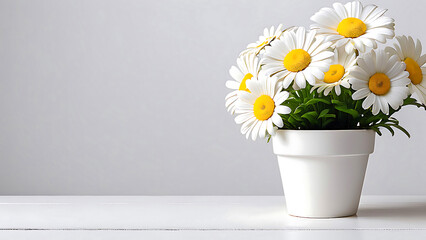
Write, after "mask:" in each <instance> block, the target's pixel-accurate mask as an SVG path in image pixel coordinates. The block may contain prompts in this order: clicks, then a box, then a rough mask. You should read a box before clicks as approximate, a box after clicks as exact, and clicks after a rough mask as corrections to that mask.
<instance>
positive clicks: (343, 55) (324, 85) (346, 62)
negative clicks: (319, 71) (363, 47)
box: [312, 47, 356, 96]
mask: <svg viewBox="0 0 426 240" xmlns="http://www.w3.org/2000/svg"><path fill="white" fill-rule="evenodd" d="M355 64H356V54H355V51H352V52H351V53H347V52H346V51H345V49H344V48H343V47H340V48H336V49H334V58H333V61H332V65H330V69H329V70H328V71H327V72H325V73H324V78H322V79H318V80H317V82H316V83H315V86H314V87H313V88H312V91H313V90H315V89H318V92H322V91H324V95H325V96H327V95H328V94H329V93H330V92H331V91H332V90H333V88H334V91H335V92H336V94H337V95H340V92H341V90H340V86H342V87H345V88H349V87H350V84H349V81H348V80H349V72H350V70H351V68H352V67H353V66H354V65H355Z"/></svg>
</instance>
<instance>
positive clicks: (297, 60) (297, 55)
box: [284, 49, 311, 72]
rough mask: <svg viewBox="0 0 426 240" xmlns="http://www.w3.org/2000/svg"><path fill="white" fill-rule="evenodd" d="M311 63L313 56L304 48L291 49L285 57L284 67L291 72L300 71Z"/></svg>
mask: <svg viewBox="0 0 426 240" xmlns="http://www.w3.org/2000/svg"><path fill="white" fill-rule="evenodd" d="M310 63H311V56H310V55H309V53H308V52H306V51H305V50H303V49H294V50H291V51H290V52H289V53H287V55H286V56H285V57H284V67H285V68H286V69H287V70H289V71H290V72H299V71H302V70H303V69H305V68H306V67H307V66H309V64H310Z"/></svg>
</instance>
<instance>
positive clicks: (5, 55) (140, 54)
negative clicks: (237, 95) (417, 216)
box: [0, 0, 426, 195]
mask: <svg viewBox="0 0 426 240" xmlns="http://www.w3.org/2000/svg"><path fill="white" fill-rule="evenodd" d="M333 2H334V0H333V1H329V0H327V1H325V0H324V1H313V0H312V1H296V0H279V1H278V0H276V1H272V0H267V1H255V0H250V1H249V0H247V1H244V0H233V1H226V0H218V1H208V0H161V1H142V0H139V1H136V0H125V1H115V0H102V1H101V0H73V1H71V0H63V1H56V0H25V1H22V0H19V1H6V0H1V1H0V194H2V195H8V194H17V195H20V194H23V195H25V194H68V195H72V194H93V195H98V194H110V195H113V194H127V195H133V194H138V195H157V194H158V195H264V194H266V195H279V194H282V189H281V183H280V177H279V172H278V167H277V162H276V158H275V156H274V155H273V154H272V146H271V144H266V143H265V142H264V141H257V142H252V141H249V140H245V138H244V137H243V136H242V135H241V134H240V132H239V126H237V125H236V124H235V123H234V121H233V118H232V117H231V116H230V115H229V114H228V113H227V112H226V110H225V108H224V97H225V95H226V94H227V93H228V90H227V89H226V88H225V81H226V80H228V79H230V76H229V75H228V69H229V68H230V66H231V65H233V64H235V60H236V57H237V56H238V53H239V52H240V51H241V50H242V49H243V48H244V47H245V46H246V45H247V44H248V43H249V42H252V41H255V40H256V39H257V38H258V35H259V34H260V33H261V32H262V31H263V28H264V27H269V26H272V25H275V26H276V25H278V24H279V23H283V24H285V25H286V26H290V25H301V26H306V27H308V26H309V24H310V20H309V18H310V16H311V15H313V14H314V13H315V12H316V11H317V10H319V9H320V8H321V7H323V6H331V4H332V3H333ZM372 2H373V1H364V3H372ZM374 2H375V3H376V4H377V5H379V6H381V7H384V8H388V9H389V12H388V13H387V15H388V16H390V17H393V18H394V19H395V20H396V24H397V25H396V29H397V34H411V35H413V36H414V37H416V38H420V39H421V40H422V41H423V43H424V44H425V46H426V30H425V28H424V23H425V15H424V13H423V12H424V8H425V7H426V2H425V1H421V0H419V1H400V0H394V1H385V0H376V1H374ZM424 52H426V51H424ZM398 118H399V119H400V121H401V122H402V124H403V125H404V126H405V127H406V128H407V129H408V130H409V131H410V132H411V133H412V135H413V136H412V138H411V139H408V138H407V137H405V136H404V135H403V134H402V133H399V132H398V133H397V134H396V136H395V137H390V135H389V134H385V136H383V137H378V138H377V141H376V151H375V153H374V154H373V155H372V156H371V158H370V159H371V160H370V163H369V166H368V171H367V176H366V180H365V188H364V194H426V187H425V184H426V174H425V172H426V157H425V153H424V150H425V143H426V141H425V139H426V114H425V112H424V111H420V110H417V109H415V108H406V109H405V110H403V111H402V112H400V113H399V114H398Z"/></svg>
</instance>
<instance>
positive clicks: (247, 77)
mask: <svg viewBox="0 0 426 240" xmlns="http://www.w3.org/2000/svg"><path fill="white" fill-rule="evenodd" d="M252 77H253V74H251V73H247V74H246V75H245V76H244V78H243V80H241V84H240V88H238V90H241V91H247V92H250V90H249V89H248V88H247V86H246V81H247V80H249V79H251V78H252Z"/></svg>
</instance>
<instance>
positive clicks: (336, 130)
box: [277, 128, 374, 132]
mask: <svg viewBox="0 0 426 240" xmlns="http://www.w3.org/2000/svg"><path fill="white" fill-rule="evenodd" d="M277 131H286V132H362V131H365V132H367V131H374V130H373V129H370V128H359V129H278V130H277Z"/></svg>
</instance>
